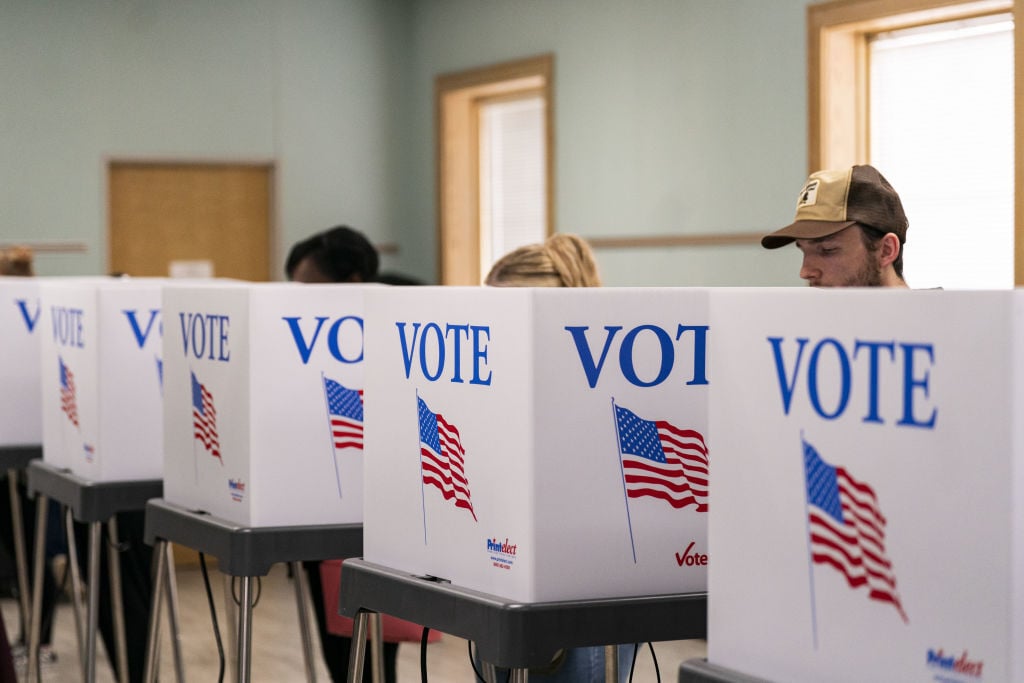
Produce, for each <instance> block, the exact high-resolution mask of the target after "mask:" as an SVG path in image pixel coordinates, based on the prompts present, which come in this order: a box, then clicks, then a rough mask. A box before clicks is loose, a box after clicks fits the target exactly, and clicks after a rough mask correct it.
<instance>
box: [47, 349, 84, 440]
mask: <svg viewBox="0 0 1024 683" xmlns="http://www.w3.org/2000/svg"><path fill="white" fill-rule="evenodd" d="M57 361H58V362H59V363H60V408H61V410H63V411H64V413H65V414H66V415H67V416H68V419H69V420H71V424H73V425H75V426H76V427H77V426H78V402H77V401H76V400H75V376H74V374H72V372H71V368H69V367H68V366H67V365H65V364H64V359H63V358H60V357H59V356H58V358H57ZM51 386H52V385H51Z"/></svg>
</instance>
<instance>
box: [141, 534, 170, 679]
mask: <svg viewBox="0 0 1024 683" xmlns="http://www.w3.org/2000/svg"><path fill="white" fill-rule="evenodd" d="M167 545H168V543H167V541H165V540H164V539H162V538H158V539H156V543H155V544H154V546H153V556H154V557H155V558H156V572H155V574H156V575H155V576H154V577H153V596H152V598H151V599H150V604H149V632H148V635H147V636H146V671H145V673H144V675H143V679H142V680H143V681H144V682H145V683H154V681H156V669H157V655H156V653H157V644H158V643H159V641H160V604H161V602H160V596H161V595H162V594H163V590H162V589H163V585H164V583H165V582H166V580H167V551H166V547H167Z"/></svg>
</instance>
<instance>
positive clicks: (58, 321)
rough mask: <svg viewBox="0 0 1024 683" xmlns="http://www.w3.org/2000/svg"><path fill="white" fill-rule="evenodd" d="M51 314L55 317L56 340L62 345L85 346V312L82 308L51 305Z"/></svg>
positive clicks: (54, 337) (54, 331)
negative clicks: (83, 326) (83, 320)
mask: <svg viewBox="0 0 1024 683" xmlns="http://www.w3.org/2000/svg"><path fill="white" fill-rule="evenodd" d="M50 314H51V316H52V318H53V341H54V342H56V343H57V344H58V345H60V346H75V347H77V348H80V349H81V348H85V339H84V337H83V336H82V317H83V316H84V315H85V312H84V311H83V310H82V309H80V308H64V307H63V306H51V307H50Z"/></svg>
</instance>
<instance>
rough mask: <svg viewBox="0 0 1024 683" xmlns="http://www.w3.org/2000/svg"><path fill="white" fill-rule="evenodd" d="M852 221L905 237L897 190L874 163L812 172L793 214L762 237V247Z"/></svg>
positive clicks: (842, 226)
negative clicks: (791, 218) (790, 220)
mask: <svg viewBox="0 0 1024 683" xmlns="http://www.w3.org/2000/svg"><path fill="white" fill-rule="evenodd" d="M855 223H860V224H861V225H866V226H868V227H871V228H875V229H876V230H880V231H882V232H883V233H888V232H891V233H895V235H896V236H897V237H898V238H899V240H900V244H903V243H904V242H906V239H907V227H908V223H907V216H906V214H904V213H903V203H902V202H901V201H900V196H899V195H898V194H896V190H894V189H892V185H890V184H889V181H887V180H886V179H885V178H884V177H882V174H881V173H879V172H878V169H876V168H875V167H874V166H868V165H863V166H852V167H850V168H847V169H844V170H838V171H818V172H817V173H812V174H811V176H810V177H809V178H808V179H807V182H806V183H804V187H803V189H802V190H800V196H799V197H798V198H797V202H796V217H795V218H794V219H793V222H792V223H791V224H789V225H787V226H786V227H784V228H782V229H780V230H776V231H775V232H773V233H771V234H769V235H765V236H764V237H762V238H761V246H763V247H764V248H765V249H776V248H778V247H782V246H785V245H787V244H789V243H790V242H792V241H793V240H797V239H817V238H819V237H827V236H829V235H833V234H835V233H837V232H839V231H840V230H845V229H846V228H848V227H850V226H851V225H853V224H855Z"/></svg>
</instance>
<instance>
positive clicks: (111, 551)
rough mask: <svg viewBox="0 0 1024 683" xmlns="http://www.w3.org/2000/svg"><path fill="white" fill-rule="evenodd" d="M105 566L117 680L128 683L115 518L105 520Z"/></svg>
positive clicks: (126, 648) (122, 597)
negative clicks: (107, 570) (106, 567)
mask: <svg viewBox="0 0 1024 683" xmlns="http://www.w3.org/2000/svg"><path fill="white" fill-rule="evenodd" d="M107 535H108V537H109V540H110V542H109V544H108V545H107V564H108V565H109V568H110V610H111V612H112V615H111V616H112V617H113V620H114V650H115V653H116V656H117V671H118V673H119V674H120V675H119V676H118V677H117V678H118V680H119V681H120V682H121V683H128V645H127V640H126V639H125V634H124V595H123V594H122V589H121V549H120V548H119V547H118V544H119V541H118V536H117V518H116V517H111V518H110V519H109V520H107ZM90 583H91V579H90Z"/></svg>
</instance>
